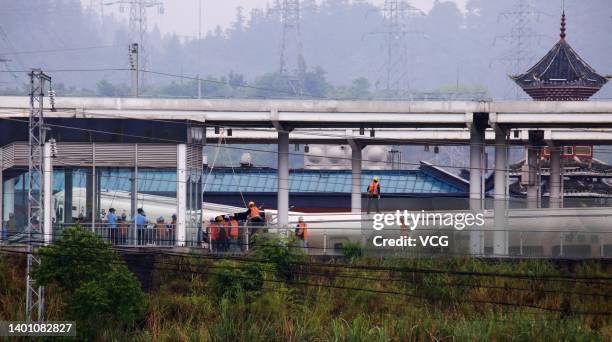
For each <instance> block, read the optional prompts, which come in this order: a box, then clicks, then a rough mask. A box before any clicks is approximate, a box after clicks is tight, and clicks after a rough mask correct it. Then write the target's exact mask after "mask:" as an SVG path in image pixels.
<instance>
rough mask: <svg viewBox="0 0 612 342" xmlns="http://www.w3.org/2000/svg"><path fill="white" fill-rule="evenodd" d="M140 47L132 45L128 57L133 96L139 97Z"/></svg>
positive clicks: (136, 44)
mask: <svg viewBox="0 0 612 342" xmlns="http://www.w3.org/2000/svg"><path fill="white" fill-rule="evenodd" d="M138 49H139V46H138V43H132V44H130V46H129V49H128V57H129V64H130V71H131V74H132V75H131V79H132V96H133V97H138V95H139V89H138V86H139V84H138V83H139V77H138V76H139V69H138V60H139V58H138V55H139V52H138Z"/></svg>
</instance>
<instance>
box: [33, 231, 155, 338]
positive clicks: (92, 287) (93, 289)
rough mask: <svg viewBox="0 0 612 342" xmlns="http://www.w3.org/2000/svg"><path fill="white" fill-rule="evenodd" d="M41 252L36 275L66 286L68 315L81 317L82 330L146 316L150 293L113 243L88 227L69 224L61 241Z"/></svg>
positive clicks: (85, 332)
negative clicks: (86, 228)
mask: <svg viewBox="0 0 612 342" xmlns="http://www.w3.org/2000/svg"><path fill="white" fill-rule="evenodd" d="M39 254H40V255H41V263H40V265H39V266H38V267H37V268H36V269H35V270H34V271H33V278H34V280H35V281H36V283H37V284H40V285H43V286H46V285H49V284H55V285H56V286H57V287H58V288H59V289H61V290H62V291H63V293H64V294H65V296H64V299H65V302H66V303H67V305H66V319H69V320H76V321H77V324H78V326H79V333H80V334H82V335H83V336H89V337H90V336H94V335H95V334H96V331H99V330H101V329H103V328H109V327H113V326H114V327H117V326H118V327H127V326H130V325H133V323H134V322H135V321H137V320H139V319H141V318H142V316H143V314H144V309H145V295H144V293H143V291H142V289H141V288H140V284H139V282H138V280H137V279H136V277H134V275H133V274H132V273H131V272H130V271H129V270H128V268H127V266H126V265H125V263H124V262H123V261H122V260H121V259H120V258H119V256H118V255H117V254H116V253H115V252H114V251H113V250H112V249H111V247H110V245H109V244H107V243H105V242H104V241H103V240H102V239H101V238H100V237H98V236H96V235H94V234H93V233H92V232H90V231H89V230H84V229H81V228H80V227H74V228H70V229H66V230H64V231H63V232H62V235H61V237H60V239H59V241H57V243H56V244H53V245H50V246H47V247H42V248H41V249H40V251H39Z"/></svg>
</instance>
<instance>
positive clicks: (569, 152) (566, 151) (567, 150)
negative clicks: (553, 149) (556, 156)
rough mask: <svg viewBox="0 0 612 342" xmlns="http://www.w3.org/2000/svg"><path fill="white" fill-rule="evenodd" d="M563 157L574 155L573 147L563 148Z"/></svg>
mask: <svg viewBox="0 0 612 342" xmlns="http://www.w3.org/2000/svg"><path fill="white" fill-rule="evenodd" d="M563 154H564V155H570V156H571V155H574V146H563Z"/></svg>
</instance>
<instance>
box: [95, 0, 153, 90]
mask: <svg viewBox="0 0 612 342" xmlns="http://www.w3.org/2000/svg"><path fill="white" fill-rule="evenodd" d="M105 5H119V12H121V13H123V12H124V11H125V6H129V11H130V12H129V13H130V21H129V33H128V35H129V36H128V39H129V42H130V43H137V44H138V47H139V54H138V58H139V61H138V66H139V67H140V68H141V69H142V70H141V71H140V74H141V75H140V76H139V79H140V83H141V84H142V83H143V80H144V70H147V68H148V67H149V63H150V60H149V59H150V56H149V49H148V44H147V34H148V22H147V10H148V9H150V8H157V10H158V13H159V14H164V3H163V1H162V0H117V1H112V2H107V3H105Z"/></svg>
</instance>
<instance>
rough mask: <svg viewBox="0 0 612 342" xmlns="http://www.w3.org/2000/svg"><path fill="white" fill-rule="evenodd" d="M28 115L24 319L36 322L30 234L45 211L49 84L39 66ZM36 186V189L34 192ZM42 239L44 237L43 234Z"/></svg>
mask: <svg viewBox="0 0 612 342" xmlns="http://www.w3.org/2000/svg"><path fill="white" fill-rule="evenodd" d="M29 76H30V117H29V126H28V127H29V128H28V132H29V144H28V146H29V149H30V154H29V162H28V222H27V226H26V234H27V237H28V256H27V266H26V267H27V268H26V321H31V320H32V316H33V315H34V314H35V315H36V316H35V317H37V320H38V321H42V320H43V319H44V312H45V300H44V294H45V289H44V287H42V286H38V287H35V286H34V283H33V280H32V276H31V272H32V266H33V264H34V263H37V264H39V263H40V259H38V258H37V257H34V253H33V246H32V233H33V232H34V231H37V230H38V231H40V232H44V230H43V228H42V227H43V224H44V217H45V211H46V210H49V208H45V205H44V195H45V194H44V189H45V177H44V174H43V161H44V158H45V156H44V145H45V141H46V131H45V126H44V115H43V109H44V103H43V99H44V96H45V87H46V86H47V85H48V86H49V88H50V86H51V77H49V76H47V75H46V74H45V73H43V72H42V70H40V69H33V70H32V71H31V72H30V74H29ZM36 189H38V192H36ZM43 238H45V237H44V236H43Z"/></svg>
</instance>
